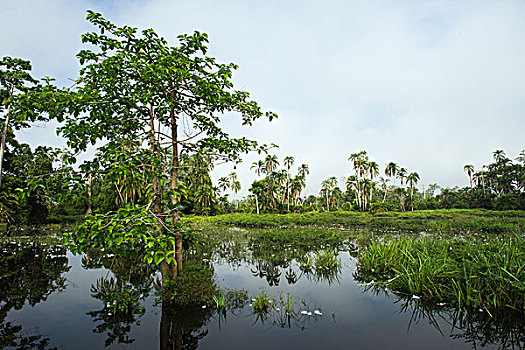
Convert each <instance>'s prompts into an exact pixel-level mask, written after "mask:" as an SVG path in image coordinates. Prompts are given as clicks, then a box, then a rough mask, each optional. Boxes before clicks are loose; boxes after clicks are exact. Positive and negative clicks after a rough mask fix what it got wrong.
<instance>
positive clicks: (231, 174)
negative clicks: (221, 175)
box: [228, 172, 237, 184]
mask: <svg viewBox="0 0 525 350" xmlns="http://www.w3.org/2000/svg"><path fill="white" fill-rule="evenodd" d="M228 179H230V183H232V184H233V183H234V182H235V181H237V173H235V172H232V173H230V175H228Z"/></svg>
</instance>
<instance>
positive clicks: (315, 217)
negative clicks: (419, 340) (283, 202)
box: [184, 209, 525, 240]
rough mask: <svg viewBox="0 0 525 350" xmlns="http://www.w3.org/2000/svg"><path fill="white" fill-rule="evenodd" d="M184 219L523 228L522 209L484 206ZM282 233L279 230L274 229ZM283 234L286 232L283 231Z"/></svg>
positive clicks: (386, 226) (485, 229) (189, 219)
mask: <svg viewBox="0 0 525 350" xmlns="http://www.w3.org/2000/svg"><path fill="white" fill-rule="evenodd" d="M184 221H185V222H187V223H214V224H226V225H235V226H247V227H292V226H324V227H327V226H337V227H346V228H366V229H394V230H408V231H418V230H425V231H432V232H441V231H450V230H452V231H482V232H492V233H504V232H515V233H520V232H525V211H490V210H484V209H441V210H419V211H413V212H405V213H401V212H381V213H375V214H370V213H362V212H361V213H360V212H344V211H334V212H308V213H303V214H261V215H256V214H241V213H235V214H224V215H217V216H213V217H186V218H184ZM276 235H277V237H276V238H275V239H276V240H279V239H281V238H280V237H278V236H281V235H283V233H282V231H279V232H278V233H276ZM284 235H286V234H285V233H284Z"/></svg>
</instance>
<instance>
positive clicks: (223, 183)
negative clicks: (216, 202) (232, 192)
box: [219, 176, 230, 195]
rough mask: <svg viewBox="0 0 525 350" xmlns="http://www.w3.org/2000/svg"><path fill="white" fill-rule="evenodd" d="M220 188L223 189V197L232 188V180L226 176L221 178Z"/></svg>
mask: <svg viewBox="0 0 525 350" xmlns="http://www.w3.org/2000/svg"><path fill="white" fill-rule="evenodd" d="M219 188H220V189H221V192H222V194H223V195H224V192H226V190H227V189H228V188H230V180H229V179H228V178H227V177H226V176H223V177H221V178H219Z"/></svg>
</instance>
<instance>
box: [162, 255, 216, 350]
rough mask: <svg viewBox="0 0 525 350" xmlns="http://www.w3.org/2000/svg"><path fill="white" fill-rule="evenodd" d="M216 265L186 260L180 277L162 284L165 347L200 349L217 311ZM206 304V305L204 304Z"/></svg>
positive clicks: (163, 346) (163, 338) (163, 342)
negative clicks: (213, 296) (214, 299)
mask: <svg viewBox="0 0 525 350" xmlns="http://www.w3.org/2000/svg"><path fill="white" fill-rule="evenodd" d="M213 276H214V272H213V268H212V267H211V266H209V265H206V264H202V263H199V262H195V261H186V263H185V264H184V265H183V268H182V270H181V271H180V273H179V275H178V276H177V279H176V280H175V281H171V282H170V283H168V286H167V289H166V286H164V287H163V286H160V285H158V286H157V287H158V289H161V288H162V316H161V321H160V348H161V349H197V348H198V345H199V341H200V340H201V339H202V338H204V337H205V336H206V335H207V334H208V331H207V329H205V325H206V324H207V323H208V322H209V319H210V317H211V316H212V314H213V309H212V308H210V306H211V303H212V295H215V294H216V293H217V286H216V284H215V280H214V278H213ZM203 304H204V305H203Z"/></svg>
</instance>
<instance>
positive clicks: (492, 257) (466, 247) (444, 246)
mask: <svg viewBox="0 0 525 350" xmlns="http://www.w3.org/2000/svg"><path fill="white" fill-rule="evenodd" d="M355 277H356V279H358V280H361V281H365V282H370V281H376V282H374V283H376V284H381V285H382V286H384V287H388V288H390V289H392V290H393V291H396V292H400V293H402V294H405V295H407V296H410V295H414V296H415V297H416V298H419V297H421V298H422V299H426V300H433V301H436V302H437V301H440V302H448V303H453V304H455V305H456V306H458V307H460V308H463V307H465V308H482V309H484V310H486V311H487V312H488V313H489V314H490V313H493V312H496V311H497V310H501V309H503V308H510V309H513V310H518V311H521V312H524V311H525V283H524V281H525V242H524V240H523V238H522V237H520V236H508V237H495V236H492V237H489V236H486V237H485V238H484V239H469V240H466V239H462V238H442V239H438V238H434V239H432V238H424V239H417V238H413V237H398V238H397V239H393V240H389V241H387V240H383V241H379V240H373V241H371V242H370V243H369V244H368V245H367V246H366V247H365V248H364V249H363V250H361V251H360V253H359V256H358V270H357V272H356V276H355Z"/></svg>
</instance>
